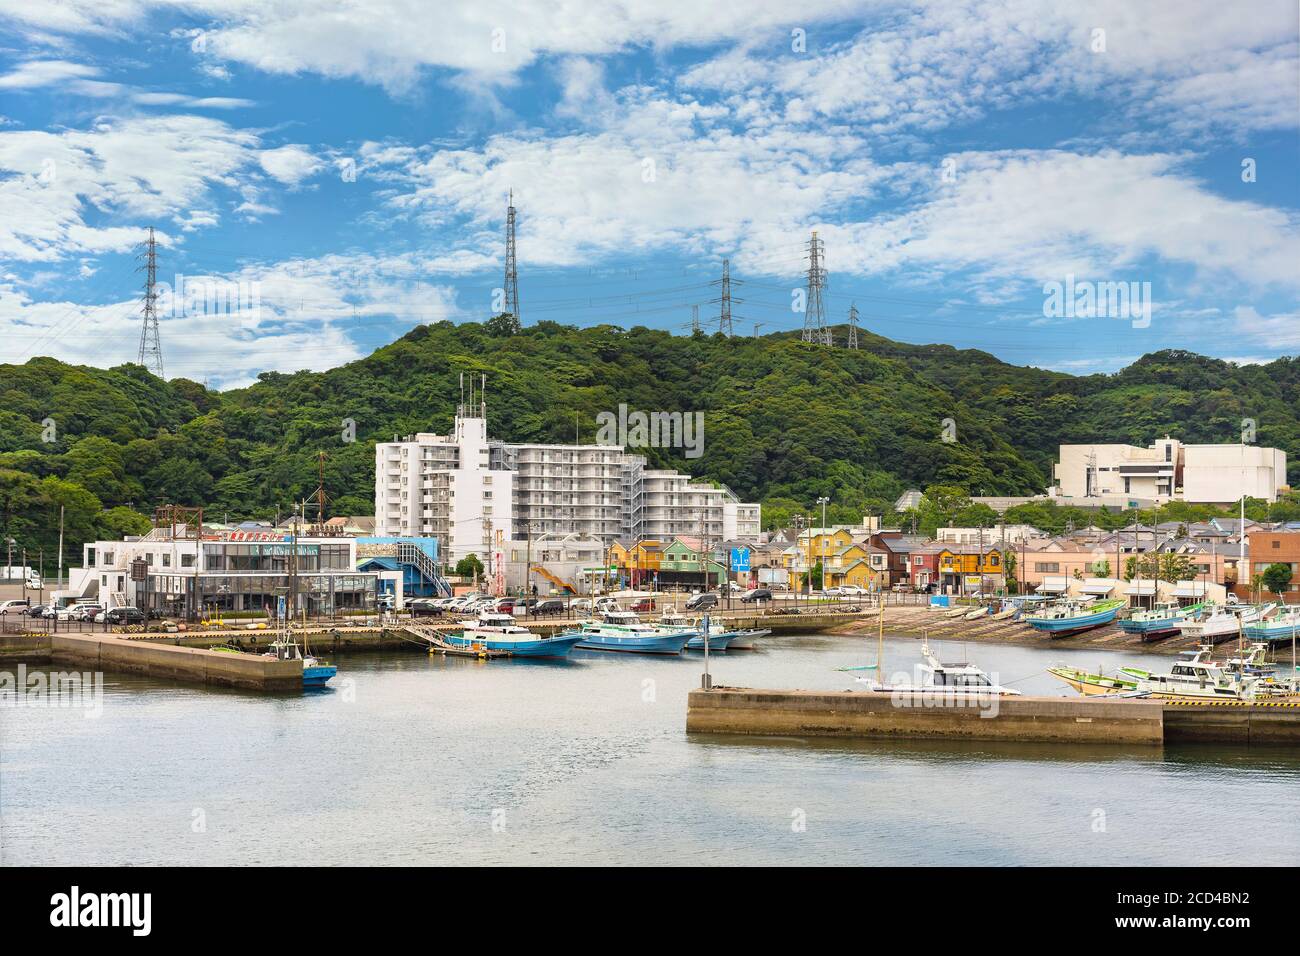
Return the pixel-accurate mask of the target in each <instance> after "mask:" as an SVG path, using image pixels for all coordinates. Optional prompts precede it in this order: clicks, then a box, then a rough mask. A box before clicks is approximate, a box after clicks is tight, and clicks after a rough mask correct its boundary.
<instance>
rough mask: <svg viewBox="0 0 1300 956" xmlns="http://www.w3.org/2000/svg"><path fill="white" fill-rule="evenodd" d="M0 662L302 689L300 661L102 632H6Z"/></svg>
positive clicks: (265, 688) (251, 687)
mask: <svg viewBox="0 0 1300 956" xmlns="http://www.w3.org/2000/svg"><path fill="white" fill-rule="evenodd" d="M0 662H4V663H10V662H12V663H18V662H27V663H33V664H49V665H68V666H71V667H77V668H84V669H89V670H95V671H120V672H124V673H128V674H144V675H147V676H149V677H158V678H166V679H170V680H179V681H185V682H187V683H197V684H208V685H213V686H218V687H238V688H241V689H244V690H261V691H292V690H301V689H302V662H301V661H280V660H275V659H273V658H268V657H262V656H261V655H257V654H235V653H229V652H223V651H211V650H205V649H203V648H198V647H178V646H176V645H175V644H166V643H153V642H146V641H128V640H125V639H123V638H120V637H112V636H108V635H103V634H48V635H38V636H34V637H20V636H16V635H6V636H5V637H4V639H3V641H0Z"/></svg>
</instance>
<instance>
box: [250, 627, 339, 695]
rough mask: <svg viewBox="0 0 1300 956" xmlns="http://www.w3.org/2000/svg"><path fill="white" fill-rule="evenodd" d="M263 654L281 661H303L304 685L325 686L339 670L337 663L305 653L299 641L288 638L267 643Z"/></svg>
mask: <svg viewBox="0 0 1300 956" xmlns="http://www.w3.org/2000/svg"><path fill="white" fill-rule="evenodd" d="M262 656H263V657H273V658H275V659H276V660H280V661H301V662H302V686H303V687H324V686H325V685H326V684H327V683H329V680H330V678H331V677H333V676H334V675H335V674H337V673H338V672H339V669H338V668H337V667H336V666H335V665H333V664H325V663H322V662H321V661H319V660H317V659H316V658H314V657H312V656H311V655H310V654H303V652H302V648H301V647H299V646H298V642H297V641H290V640H288V639H286V638H281V639H280V640H276V641H272V642H271V643H270V644H268V645H267V650H266V652H265V653H264V654H263V655H262Z"/></svg>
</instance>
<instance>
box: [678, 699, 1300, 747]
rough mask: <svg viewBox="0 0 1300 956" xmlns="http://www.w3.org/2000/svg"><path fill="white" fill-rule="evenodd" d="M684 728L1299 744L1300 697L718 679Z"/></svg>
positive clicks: (690, 705)
mask: <svg viewBox="0 0 1300 956" xmlns="http://www.w3.org/2000/svg"><path fill="white" fill-rule="evenodd" d="M686 730H687V732H688V733H705V734H752V735H757V736H770V737H864V738H866V737H899V738H914V739H966V740H1009V741H1029V742H1036V743H1061V744H1068V743H1088V744H1125V745H1162V744H1164V743H1166V742H1177V743H1188V742H1190V743H1230V744H1241V745H1260V744H1285V745H1289V746H1296V745H1297V744H1300V704H1289V703H1281V702H1256V703H1245V702H1237V701H1213V702H1204V703H1202V702H1196V701H1161V700H1150V699H1142V700H1134V699H1127V700H1117V699H1105V698H1098V697H1078V698H1067V697H1001V698H993V697H984V698H981V699H980V700H978V701H970V700H968V701H963V700H960V699H956V698H953V697H951V696H947V697H945V696H944V695H943V694H941V693H939V694H933V695H931V694H922V695H915V696H908V695H893V694H883V693H881V694H877V693H865V692H854V691H807V690H763V689H750V688H743V687H715V688H713V689H711V690H696V691H692V692H691V694H690V695H689V698H688V701H687V713H686Z"/></svg>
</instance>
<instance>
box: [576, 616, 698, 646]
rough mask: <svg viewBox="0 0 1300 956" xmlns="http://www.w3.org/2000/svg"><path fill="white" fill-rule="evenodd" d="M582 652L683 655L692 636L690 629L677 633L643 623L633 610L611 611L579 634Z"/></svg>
mask: <svg viewBox="0 0 1300 956" xmlns="http://www.w3.org/2000/svg"><path fill="white" fill-rule="evenodd" d="M566 635H567V636H576V637H577V638H578V643H577V644H576V645H575V646H576V647H577V648H578V649H579V650H587V651H624V652H628V653H633V654H680V653H681V652H682V648H684V647H685V646H686V642H687V641H689V640H690V639H691V637H692V634H691V632H690V631H689V630H687V629H683V630H680V631H673V630H667V629H661V628H658V627H655V625H653V624H643V623H642V622H641V619H640V618H638V617H637V616H636V615H635V614H634V613H632V612H631V611H610V612H608V613H606V614H605V616H604V619H603V620H599V621H585V622H584V623H583V624H582V626H581V627H580V628H579V630H577V631H568V632H566Z"/></svg>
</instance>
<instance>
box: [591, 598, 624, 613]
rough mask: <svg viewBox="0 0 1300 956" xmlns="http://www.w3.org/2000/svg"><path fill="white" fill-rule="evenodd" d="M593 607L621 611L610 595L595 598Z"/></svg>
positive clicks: (598, 609) (601, 609)
mask: <svg viewBox="0 0 1300 956" xmlns="http://www.w3.org/2000/svg"><path fill="white" fill-rule="evenodd" d="M595 607H596V610H597V611H621V610H622V608H621V607H619V606H618V602H617V601H615V600H614V599H613V598H612V597H601V598H596V605H595Z"/></svg>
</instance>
